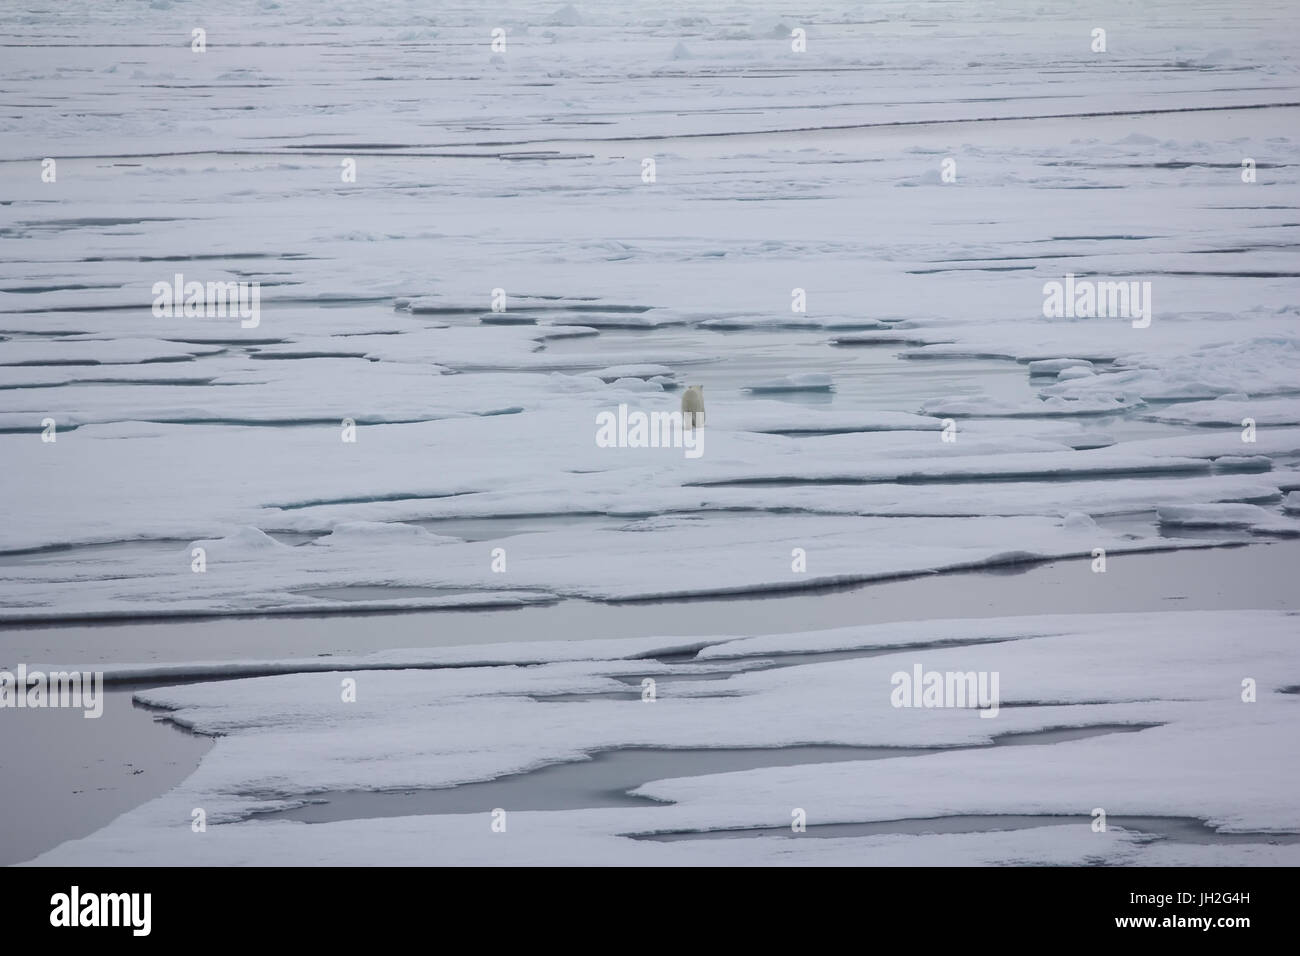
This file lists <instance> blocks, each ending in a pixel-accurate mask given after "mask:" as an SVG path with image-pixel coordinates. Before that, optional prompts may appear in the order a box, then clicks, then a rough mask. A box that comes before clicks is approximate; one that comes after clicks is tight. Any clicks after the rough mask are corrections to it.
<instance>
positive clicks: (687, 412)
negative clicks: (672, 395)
mask: <svg viewBox="0 0 1300 956" xmlns="http://www.w3.org/2000/svg"><path fill="white" fill-rule="evenodd" d="M703 424H704V386H703V385H690V386H688V387H687V389H686V391H684V392H682V427H683V428H692V427H694V426H696V425H703Z"/></svg>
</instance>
